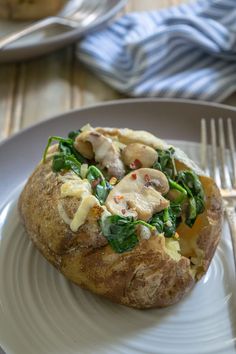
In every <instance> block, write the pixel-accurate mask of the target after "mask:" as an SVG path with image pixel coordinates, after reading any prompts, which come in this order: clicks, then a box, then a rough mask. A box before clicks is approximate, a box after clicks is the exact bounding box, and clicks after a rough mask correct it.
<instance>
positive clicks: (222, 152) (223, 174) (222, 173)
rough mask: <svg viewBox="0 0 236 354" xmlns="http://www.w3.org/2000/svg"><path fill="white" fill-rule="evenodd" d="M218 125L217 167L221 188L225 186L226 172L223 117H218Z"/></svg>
mask: <svg viewBox="0 0 236 354" xmlns="http://www.w3.org/2000/svg"><path fill="white" fill-rule="evenodd" d="M218 126H219V142H220V159H219V162H220V164H219V167H220V176H221V185H222V187H223V188H227V183H226V172H225V166H226V161H225V133H224V124H223V119H222V118H220V119H219V121H218Z"/></svg>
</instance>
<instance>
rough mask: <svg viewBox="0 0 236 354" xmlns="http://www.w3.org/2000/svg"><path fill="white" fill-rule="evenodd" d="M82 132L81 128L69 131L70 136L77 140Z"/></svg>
mask: <svg viewBox="0 0 236 354" xmlns="http://www.w3.org/2000/svg"><path fill="white" fill-rule="evenodd" d="M80 133H81V130H80V129H79V130H73V131H71V132H69V134H68V138H70V139H71V140H73V141H75V139H76V138H77V136H78V135H79V134H80Z"/></svg>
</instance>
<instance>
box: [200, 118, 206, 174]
mask: <svg viewBox="0 0 236 354" xmlns="http://www.w3.org/2000/svg"><path fill="white" fill-rule="evenodd" d="M200 163H201V168H202V169H203V171H205V172H206V170H207V128H206V119H204V118H202V119H201V151H200Z"/></svg>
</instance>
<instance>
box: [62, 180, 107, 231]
mask: <svg viewBox="0 0 236 354" xmlns="http://www.w3.org/2000/svg"><path fill="white" fill-rule="evenodd" d="M61 180H62V181H63V182H64V183H63V184H62V186H61V197H62V198H66V197H76V198H78V199H80V205H79V207H78V209H77V211H76V213H75V215H74V217H73V219H72V220H71V219H70V218H69V217H68V215H67V214H66V212H65V210H64V208H63V206H62V204H61V203H59V204H58V212H59V214H60V217H61V218H62V220H63V221H64V222H65V223H66V224H68V225H70V228H71V230H72V231H73V232H76V231H78V229H79V227H80V226H81V225H83V224H84V223H85V221H86V218H87V215H88V213H89V211H90V209H91V208H92V207H94V206H95V205H100V204H99V201H98V200H97V198H95V197H94V196H93V195H92V189H91V185H90V183H89V182H88V180H87V179H81V178H80V177H78V176H77V175H75V174H71V173H70V174H68V175H67V174H66V175H64V176H61Z"/></svg>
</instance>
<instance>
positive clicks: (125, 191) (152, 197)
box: [106, 168, 169, 221]
mask: <svg viewBox="0 0 236 354" xmlns="http://www.w3.org/2000/svg"><path fill="white" fill-rule="evenodd" d="M168 191H169V184H168V181H167V178H166V176H165V175H164V173H162V172H161V171H158V170H154V169H151V168H140V169H138V170H135V171H134V172H130V173H129V174H128V175H126V176H125V177H124V178H123V179H122V180H121V181H120V182H119V183H118V184H117V185H116V186H115V187H114V188H113V190H112V191H111V192H110V193H109V195H108V197H107V200H106V207H107V209H108V210H109V211H110V212H111V213H112V214H117V215H120V216H132V217H134V218H135V219H136V218H138V219H140V220H144V221H147V220H149V219H150V218H151V217H152V215H153V214H155V213H157V212H159V211H161V210H163V209H165V208H167V207H168V206H169V201H168V200H167V199H165V198H164V197H163V195H165V194H167V193H168Z"/></svg>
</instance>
